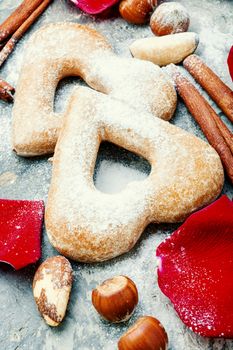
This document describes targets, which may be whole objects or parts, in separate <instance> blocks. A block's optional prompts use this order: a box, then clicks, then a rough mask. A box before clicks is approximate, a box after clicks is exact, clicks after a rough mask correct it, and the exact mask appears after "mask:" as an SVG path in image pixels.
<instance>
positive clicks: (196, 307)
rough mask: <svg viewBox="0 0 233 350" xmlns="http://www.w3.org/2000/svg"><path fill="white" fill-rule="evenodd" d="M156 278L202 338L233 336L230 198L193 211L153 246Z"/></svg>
mask: <svg viewBox="0 0 233 350" xmlns="http://www.w3.org/2000/svg"><path fill="white" fill-rule="evenodd" d="M156 254H157V257H158V258H159V268H158V283H159V286H160V288H161V290H162V292H163V293H164V294H165V295H166V296H167V297H168V298H169V299H170V300H171V302H172V303H173V305H174V307H175V310H176V311H177V313H178V314H179V316H180V318H181V320H182V321H183V322H184V323H185V324H186V325H187V326H188V327H189V328H190V329H192V330H193V331H194V332H196V333H199V334H201V335H203V336H207V337H224V338H233V202H232V201H231V200H229V199H228V198H227V197H226V196H222V197H221V198H220V199H219V200H217V201H216V202H214V203H213V204H211V205H209V206H208V207H206V208H204V209H202V210H199V211H198V212H196V213H194V214H192V215H191V216H190V217H189V218H188V219H187V220H186V221H185V223H184V224H183V225H182V226H180V228H179V229H178V230H176V231H175V232H174V233H173V234H172V235H171V236H170V237H169V238H168V239H166V240H165V241H164V242H163V243H161V244H160V245H159V247H158V249H157V251H156Z"/></svg>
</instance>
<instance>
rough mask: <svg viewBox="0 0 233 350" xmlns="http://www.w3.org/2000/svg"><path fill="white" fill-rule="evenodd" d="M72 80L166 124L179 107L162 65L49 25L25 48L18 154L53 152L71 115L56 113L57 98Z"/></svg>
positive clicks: (78, 30) (16, 121)
mask: <svg viewBox="0 0 233 350" xmlns="http://www.w3.org/2000/svg"><path fill="white" fill-rule="evenodd" d="M67 76H80V77H82V78H83V79H84V80H85V82H86V83H87V84H88V85H89V86H91V87H92V88H94V89H95V90H98V91H101V92H103V93H106V94H110V95H111V96H112V97H114V98H115V99H118V100H121V101H125V102H126V103H127V104H129V105H131V106H133V107H134V108H137V109H138V110H146V111H148V112H150V113H152V114H153V115H155V116H157V117H160V118H162V119H165V120H168V119H170V118H171V117H172V115H173V113H174V110H175V107H176V100H177V98H176V93H175V89H174V87H173V85H172V84H171V82H170V81H168V80H167V78H166V76H165V74H164V73H163V72H162V70H161V69H160V68H159V67H158V66H155V65H153V64H152V63H150V62H146V61H141V60H137V59H133V58H122V57H119V56H116V55H115V54H114V53H113V51H112V49H111V47H110V45H109V44H108V42H107V41H106V39H105V38H104V37H103V36H102V35H101V34H100V33H98V32H96V31H95V30H93V29H90V28H88V27H87V26H82V25H79V24H75V23H58V24H50V25H48V26H45V27H43V28H42V29H40V30H39V31H37V32H36V33H35V34H34V35H32V37H31V38H30V40H29V42H28V46H27V49H26V54H25V57H24V62H23V66H22V69H21V74H20V78H19V83H18V86H17V92H16V96H15V104H14V108H13V138H12V139H13V149H14V150H15V151H16V152H17V154H19V155H21V156H35V155H41V154H48V153H52V152H53V151H54V147H55V144H56V142H57V137H58V134H59V131H60V128H61V125H62V120H63V117H64V115H65V114H66V111H65V112H64V115H63V114H58V113H55V112H54V111H53V105H54V95H55V90H56V87H57V84H58V82H59V81H60V80H61V79H62V78H64V77H67ZM29 97H30V98H29ZM68 108H69V107H68Z"/></svg>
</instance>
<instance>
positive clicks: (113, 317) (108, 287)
mask: <svg viewBox="0 0 233 350" xmlns="http://www.w3.org/2000/svg"><path fill="white" fill-rule="evenodd" d="M92 303H93V305H94V307H95V309H96V310H97V311H98V313H99V314H100V315H101V316H102V317H103V318H105V319H106V320H108V321H110V322H123V321H127V320H128V319H129V318H130V316H131V315H132V313H133V311H134V309H135V307H136V305H137V303H138V291H137V287H136V285H135V283H134V282H133V281H132V280H131V279H130V278H129V277H126V276H115V277H113V278H111V279H108V280H106V281H104V282H103V283H102V284H101V285H99V286H97V287H96V289H94V290H93V291H92ZM167 344H168V337H167V333H166V331H165V329H164V328H163V326H162V325H161V324H160V322H159V321H158V320H157V319H156V318H154V317H151V316H144V317H141V318H139V319H138V320H137V321H136V322H135V324H134V325H133V326H132V327H131V328H129V329H128V331H127V332H126V333H125V334H123V336H122V337H121V338H120V340H119V342H118V349H119V350H166V348H167Z"/></svg>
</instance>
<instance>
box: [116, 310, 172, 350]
mask: <svg viewBox="0 0 233 350" xmlns="http://www.w3.org/2000/svg"><path fill="white" fill-rule="evenodd" d="M167 345H168V337H167V333H166V331H165V329H164V328H163V326H162V325H161V323H160V322H159V321H158V320H156V318H154V317H151V316H144V317H141V318H139V319H138V320H137V322H136V323H135V324H134V325H133V326H132V327H130V328H129V329H128V331H127V332H126V333H125V334H123V336H122V337H121V338H120V340H119V342H118V349H119V350H166V349H167Z"/></svg>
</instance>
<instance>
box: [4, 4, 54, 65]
mask: <svg viewBox="0 0 233 350" xmlns="http://www.w3.org/2000/svg"><path fill="white" fill-rule="evenodd" d="M51 1H52V0H42V1H41V0H40V4H39V6H37V8H36V9H35V10H34V11H33V12H32V13H31V14H30V15H29V16H28V17H27V18H26V20H25V21H24V22H23V23H22V25H20V26H19V28H18V29H17V30H16V32H14V33H13V35H12V37H11V38H10V40H9V41H8V42H7V43H6V45H5V46H4V47H3V49H2V50H1V52H0V66H1V65H2V64H3V63H4V62H5V60H6V59H7V57H8V56H9V55H10V54H11V52H12V51H13V50H14V47H15V45H16V44H17V42H18V41H19V40H20V39H21V37H22V36H23V35H24V33H25V32H26V31H27V30H28V28H29V27H30V26H31V25H32V24H33V23H34V22H35V20H36V19H37V18H38V17H39V16H40V15H41V13H42V12H44V10H45V9H46V8H47V6H48V5H49V4H50V2H51ZM27 2H28V3H29V4H25V6H29V5H31V0H30V1H25V2H24V3H27ZM37 3H38V1H37ZM22 5H23V4H22ZM31 8H32V7H31V6H30V7H29V9H30V11H31ZM33 8H34V7H33ZM16 11H17V10H16ZM30 11H28V13H30ZM23 14H25V13H24V12H23ZM13 27H15V25H13ZM0 35H1V33H0Z"/></svg>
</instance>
